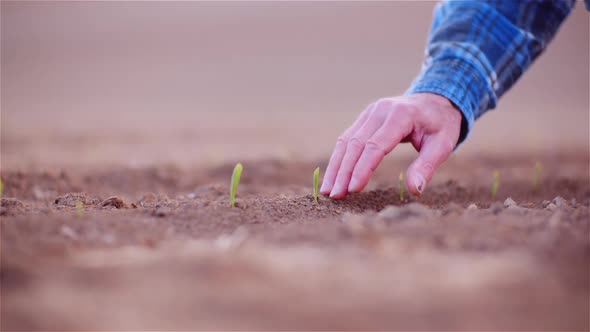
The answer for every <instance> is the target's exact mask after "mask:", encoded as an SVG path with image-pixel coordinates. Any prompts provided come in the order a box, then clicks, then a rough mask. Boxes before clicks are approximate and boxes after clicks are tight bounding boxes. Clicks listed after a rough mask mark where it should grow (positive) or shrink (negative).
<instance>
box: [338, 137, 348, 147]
mask: <svg viewBox="0 0 590 332" xmlns="http://www.w3.org/2000/svg"><path fill="white" fill-rule="evenodd" d="M347 143H348V137H346V136H344V135H342V136H339V137H338V138H337V139H336V145H343V144H344V145H346V144H347Z"/></svg>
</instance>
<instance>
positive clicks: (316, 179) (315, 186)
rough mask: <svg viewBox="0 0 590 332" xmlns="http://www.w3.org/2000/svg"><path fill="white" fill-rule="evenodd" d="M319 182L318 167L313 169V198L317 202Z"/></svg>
mask: <svg viewBox="0 0 590 332" xmlns="http://www.w3.org/2000/svg"><path fill="white" fill-rule="evenodd" d="M319 184H320V168H319V167H318V168H316V169H315V170H314V171H313V199H314V200H315V202H316V203H317V202H318V186H319Z"/></svg>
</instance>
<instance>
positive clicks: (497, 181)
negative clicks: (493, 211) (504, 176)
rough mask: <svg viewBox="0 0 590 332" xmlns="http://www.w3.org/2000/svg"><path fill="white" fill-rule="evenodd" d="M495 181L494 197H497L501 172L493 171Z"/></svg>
mask: <svg viewBox="0 0 590 332" xmlns="http://www.w3.org/2000/svg"><path fill="white" fill-rule="evenodd" d="M492 176H493V178H494V179H493V182H492V198H496V194H497V193H498V188H499V187H500V172H498V171H494V173H492Z"/></svg>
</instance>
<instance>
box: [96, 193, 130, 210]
mask: <svg viewBox="0 0 590 332" xmlns="http://www.w3.org/2000/svg"><path fill="white" fill-rule="evenodd" d="M100 206H102V207H107V206H112V207H114V208H117V209H122V208H125V207H127V204H125V202H124V201H123V200H122V199H121V198H119V197H117V196H111V197H109V198H107V199H105V200H104V201H103V202H102V203H100Z"/></svg>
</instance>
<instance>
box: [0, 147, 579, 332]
mask: <svg viewBox="0 0 590 332" xmlns="http://www.w3.org/2000/svg"><path fill="white" fill-rule="evenodd" d="M407 162H409V160H406V161H388V162H387V163H386V164H384V165H382V166H381V167H380V168H379V169H378V171H377V173H376V175H375V179H374V180H373V182H371V184H370V188H369V190H365V191H364V192H362V193H359V194H355V195H351V196H349V197H348V198H347V199H345V200H342V201H333V200H329V199H327V198H324V197H321V198H320V200H319V203H318V204H316V203H315V202H314V201H313V199H312V196H311V194H310V191H311V185H310V184H311V174H312V171H313V169H314V168H315V165H316V163H309V162H297V161H293V160H259V161H250V162H248V161H246V162H244V165H245V170H244V173H243V177H242V183H241V184H240V187H239V194H238V200H237V207H235V208H230V207H229V206H228V186H229V184H228V181H229V178H230V175H231V170H232V167H233V163H227V164H221V165H218V166H214V167H207V168H204V169H181V168H175V167H163V166H162V167H154V168H139V169H123V168H117V169H110V170H106V169H105V170H102V171H93V172H84V171H81V172H74V171H71V172H66V171H62V170H44V171H27V172H23V171H3V172H2V174H1V177H2V179H3V181H4V186H5V190H4V196H3V198H2V208H1V210H0V214H1V215H2V220H1V224H0V225H1V231H2V233H1V244H2V247H1V250H2V251H1V255H2V262H1V267H2V272H1V282H2V309H1V310H2V312H1V314H2V329H3V330H37V329H39V330H81V329H84V330H87V329H101V330H140V329H150V330H155V329H158V330H160V329H167V330H178V329H237V328H239V329H437V330H440V329H488V330H501V329H516V330H531V329H534V330H538V329H552V330H555V329H558V330H587V329H588V312H589V304H588V294H589V291H590V289H589V279H588V272H589V269H588V266H589V254H590V244H589V237H588V234H589V233H588V231H589V225H590V224H589V223H590V222H589V210H588V207H589V204H590V186H589V178H588V174H589V173H588V160H587V159H586V158H584V157H582V158H580V157H579V156H555V157H552V158H546V159H541V162H542V165H543V173H542V178H541V182H540V186H539V189H538V190H537V191H535V190H534V189H533V185H532V181H533V179H532V178H533V175H532V174H533V173H534V172H533V171H532V170H533V165H532V164H531V160H530V159H529V158H522V157H521V158H510V159H493V158H491V159H490V158H477V159H470V160H465V159H456V158H453V159H451V160H450V161H449V162H448V163H447V164H446V165H445V167H444V168H443V169H442V170H441V172H440V173H439V174H438V175H437V177H436V178H435V182H434V183H433V185H432V186H431V187H430V188H428V190H427V191H426V192H425V193H424V195H423V196H422V197H419V198H415V197H410V198H407V197H406V198H405V199H404V201H400V197H399V191H398V188H396V187H395V186H392V184H393V183H395V181H393V180H392V179H391V178H392V177H394V176H392V174H398V173H399V172H398V171H399V170H401V169H402V167H403V166H405V165H407ZM319 164H324V163H323V162H321V163H319ZM496 169H497V170H499V171H501V176H500V181H501V182H500V187H499V190H498V193H497V197H496V198H492V197H491V193H490V190H491V182H492V175H491V174H492V172H493V170H496ZM508 197H511V198H512V200H513V201H514V202H511V201H510V200H507V198H508ZM471 204H475V205H476V206H477V207H475V206H471V207H469V206H470V205H471Z"/></svg>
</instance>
